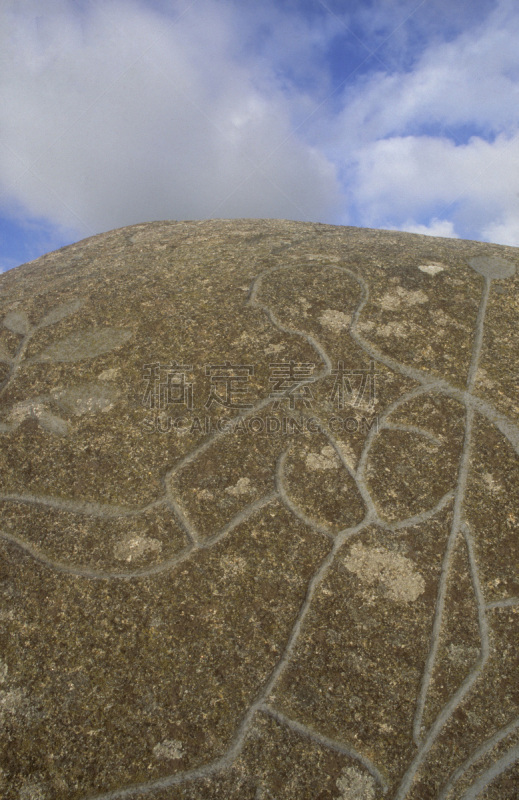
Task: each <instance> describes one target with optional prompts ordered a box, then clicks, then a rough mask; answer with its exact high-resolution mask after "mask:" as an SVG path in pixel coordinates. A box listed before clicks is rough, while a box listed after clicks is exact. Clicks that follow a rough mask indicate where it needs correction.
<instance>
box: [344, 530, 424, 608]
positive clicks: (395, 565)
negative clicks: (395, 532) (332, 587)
mask: <svg viewBox="0 0 519 800" xmlns="http://www.w3.org/2000/svg"><path fill="white" fill-rule="evenodd" d="M343 563H344V566H345V567H346V569H347V570H348V572H353V573H354V574H355V575H356V576H357V577H358V578H359V580H361V581H362V582H363V583H366V584H368V586H379V587H380V588H381V589H382V591H383V594H384V596H385V597H387V598H388V599H389V600H394V601H395V602H397V603H411V602H414V601H415V600H416V599H417V598H418V597H419V596H420V595H421V594H423V592H424V590H425V581H424V579H423V577H422V575H421V574H420V573H419V572H418V570H417V569H416V566H415V564H414V563H413V562H412V561H411V560H410V559H409V558H406V557H405V556H401V555H399V554H398V553H393V552H392V551H390V550H386V549H384V548H382V547H364V545H362V544H360V543H357V544H354V545H353V547H352V548H351V550H350V552H349V555H348V556H347V557H346V558H345V559H344V561H343Z"/></svg>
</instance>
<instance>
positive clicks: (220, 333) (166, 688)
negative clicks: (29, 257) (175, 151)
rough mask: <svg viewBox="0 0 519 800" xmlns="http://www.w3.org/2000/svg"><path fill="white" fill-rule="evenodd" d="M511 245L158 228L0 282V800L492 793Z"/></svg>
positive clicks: (487, 799)
mask: <svg viewBox="0 0 519 800" xmlns="http://www.w3.org/2000/svg"><path fill="white" fill-rule="evenodd" d="M518 268H519V251H518V250H517V249H515V248H509V247H500V246H494V245H488V244H482V243H478V242H467V241H456V240H448V239H436V238H428V237H423V236H415V235H411V234H403V233H395V232H388V231H374V230H363V229H358V228H339V227H332V226H326V225H314V224H306V223H296V222H283V221H266V220H234V221H207V222H182V223H177V222H160V223H159V222H158V223H152V224H145V225H135V226H132V227H129V228H125V229H122V230H118V231H113V232H110V233H106V234H102V235H99V236H96V237H93V238H91V239H88V240H85V241H83V242H80V243H78V244H76V245H72V246H70V247H66V248H64V249H62V250H60V251H58V252H55V253H51V254H49V255H47V256H44V257H43V258H40V259H38V260H37V261H35V262H32V263H30V264H26V265H23V266H22V267H19V268H17V269H15V270H13V271H11V272H8V273H6V274H4V275H2V276H1V277H0V286H1V296H0V320H1V321H2V323H1V325H0V387H1V388H0V480H1V485H0V512H1V516H0V551H1V559H0V718H1V723H2V724H1V726H0V740H1V745H0V747H1V764H0V795H1V796H2V797H3V798H5V799H6V800H11V799H13V800H76V799H78V800H101V799H103V800H108V798H113V800H118V798H134V800H147V799H148V798H152V797H153V798H154V799H155V800H212V799H213V798H214V799H215V800H217V799H218V800H220V799H221V800H380V799H381V798H382V797H385V798H390V800H404V798H405V800H473V798H479V799H480V800H510V798H514V797H517V796H518V789H517V787H518V785H519V761H518V759H519V681H518V666H519V653H518V642H519V578H518V563H519V522H518V517H519V460H518V452H519V394H518V389H519V383H518V382H519V363H518V362H519V356H518V354H519V269H518Z"/></svg>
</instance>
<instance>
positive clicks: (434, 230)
mask: <svg viewBox="0 0 519 800" xmlns="http://www.w3.org/2000/svg"><path fill="white" fill-rule="evenodd" d="M399 230H401V231H407V233H420V234H422V235H423V236H443V237H446V238H448V239H458V238H459V237H458V234H457V233H456V232H455V230H454V225H453V224H452V222H450V221H449V220H447V219H437V217H434V218H433V219H432V220H431V221H430V223H429V224H428V225H420V224H416V223H414V222H404V224H403V225H401V227H400V228H399Z"/></svg>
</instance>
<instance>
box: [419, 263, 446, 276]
mask: <svg viewBox="0 0 519 800" xmlns="http://www.w3.org/2000/svg"><path fill="white" fill-rule="evenodd" d="M418 269H419V270H420V272H425V274H426V275H438V273H439V272H443V270H444V269H445V265H444V264H439V263H438V262H437V261H433V262H432V263H431V264H419V265H418Z"/></svg>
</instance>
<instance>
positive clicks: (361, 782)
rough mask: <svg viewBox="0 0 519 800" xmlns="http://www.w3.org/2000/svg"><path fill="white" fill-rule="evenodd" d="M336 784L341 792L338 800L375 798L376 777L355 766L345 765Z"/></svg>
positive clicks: (370, 799) (369, 799)
mask: <svg viewBox="0 0 519 800" xmlns="http://www.w3.org/2000/svg"><path fill="white" fill-rule="evenodd" d="M336 785H337V788H338V790H339V791H340V793H341V794H340V795H339V796H338V797H337V800H375V797H376V794H375V792H376V783H375V780H374V778H372V777H371V775H368V774H366V773H365V772H361V771H360V770H358V769H356V768H355V767H345V768H344V769H343V770H342V772H341V775H340V778H338V779H337V784H336Z"/></svg>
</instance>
